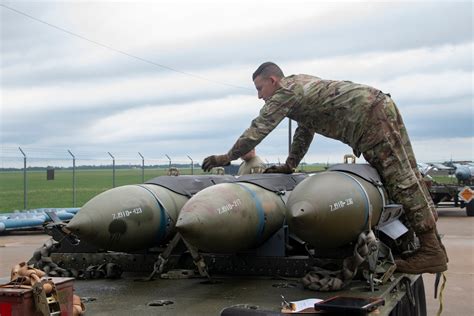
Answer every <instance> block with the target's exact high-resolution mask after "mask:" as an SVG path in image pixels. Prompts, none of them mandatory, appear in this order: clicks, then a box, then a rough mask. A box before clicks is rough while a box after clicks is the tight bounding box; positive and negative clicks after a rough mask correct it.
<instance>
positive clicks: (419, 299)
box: [390, 276, 426, 316]
mask: <svg viewBox="0 0 474 316" xmlns="http://www.w3.org/2000/svg"><path fill="white" fill-rule="evenodd" d="M411 287H412V290H413V295H414V296H415V306H413V305H411V303H410V300H409V299H408V296H407V295H405V296H403V298H402V299H401V300H400V302H398V304H397V305H396V306H395V307H394V308H393V310H392V311H391V312H390V316H426V297H425V285H424V283H423V278H422V277H421V276H420V277H419V278H418V279H417V280H416V281H415V283H413V285H412V286H411Z"/></svg>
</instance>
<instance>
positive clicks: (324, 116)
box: [203, 62, 447, 273]
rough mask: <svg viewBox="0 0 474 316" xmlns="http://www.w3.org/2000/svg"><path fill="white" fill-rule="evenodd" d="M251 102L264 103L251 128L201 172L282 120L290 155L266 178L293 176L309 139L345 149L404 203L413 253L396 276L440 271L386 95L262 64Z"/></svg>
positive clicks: (427, 214) (441, 261)
mask: <svg viewBox="0 0 474 316" xmlns="http://www.w3.org/2000/svg"><path fill="white" fill-rule="evenodd" d="M253 80H254V83H255V87H256V89H257V91H258V97H259V98H260V99H264V101H265V105H264V106H263V108H262V109H261V110H260V114H259V116H258V117H257V118H255V119H254V120H253V121H252V123H251V125H250V127H249V128H248V129H247V130H245V132H244V133H243V134H242V135H241V136H240V137H239V138H238V140H237V141H236V143H235V144H234V146H233V147H232V148H231V149H230V150H229V152H228V153H227V154H225V155H215V156H209V157H207V158H205V159H204V162H203V169H204V170H206V171H208V170H210V168H212V167H215V166H218V165H226V164H228V163H230V161H232V160H235V159H237V158H239V157H240V156H242V155H243V154H244V153H247V152H248V151H249V150H251V149H252V148H254V147H255V146H256V145H257V144H259V143H260V142H261V141H262V140H263V139H264V138H265V137H266V136H267V135H268V134H269V133H270V132H271V131H272V130H273V129H275V128H276V127H277V126H278V124H279V123H280V122H281V121H282V120H283V119H284V118H285V117H289V118H291V119H293V120H295V121H296V122H297V123H298V127H297V129H296V132H295V135H294V136H293V143H292V145H291V152H290V154H289V156H288V158H287V160H286V163H285V164H284V165H282V166H272V167H270V168H268V169H266V170H265V172H283V173H292V172H293V171H294V169H295V168H296V167H297V166H298V164H299V162H300V161H301V160H302V158H303V157H304V155H305V154H306V152H307V151H308V148H309V146H310V144H311V142H312V140H313V137H314V134H315V133H317V134H321V135H324V136H326V137H330V138H333V139H338V140H340V141H342V142H343V143H346V144H348V145H349V146H351V147H352V148H353V150H354V153H355V154H356V155H357V156H360V154H361V153H362V154H363V155H364V158H365V159H366V160H367V161H368V162H369V163H370V164H371V165H372V166H373V167H374V168H375V169H377V171H378V172H379V174H380V176H381V177H382V180H383V182H384V185H385V187H386V189H387V191H388V193H389V195H390V197H391V198H392V199H393V200H394V201H395V202H397V203H400V204H402V205H403V207H404V209H405V212H406V214H407V218H408V221H409V223H410V225H411V226H412V228H413V229H414V231H415V232H416V234H417V236H418V237H419V239H420V244H421V247H420V249H419V251H418V252H417V253H416V254H415V255H413V256H412V257H410V258H408V259H407V260H397V266H398V270H399V271H401V272H407V273H424V272H429V273H435V272H442V271H445V270H447V256H446V253H445V249H444V247H443V246H442V244H441V240H440V239H439V237H438V235H437V232H436V222H435V218H434V216H433V213H435V212H436V210H435V209H434V204H433V202H432V201H431V197H430V196H429V194H428V190H427V189H426V187H425V184H424V182H423V181H421V179H422V177H421V174H420V173H419V171H418V168H417V166H416V160H415V156H414V153H413V150H412V147H411V144H410V140H409V137H408V134H407V131H406V128H405V125H404V124H403V121H402V118H401V116H400V113H399V112H398V109H397V107H396V105H395V103H394V102H393V101H392V99H391V98H390V96H389V95H387V94H384V93H383V92H382V91H380V90H377V89H375V88H372V87H369V86H366V85H362V84H357V83H353V82H350V81H333V80H324V79H320V78H318V77H314V76H309V75H292V76H288V77H284V75H283V72H282V71H281V69H280V68H279V67H278V66H277V65H276V64H274V63H271V62H267V63H264V64H262V65H261V66H260V67H259V68H258V69H257V70H256V71H255V73H254V74H253Z"/></svg>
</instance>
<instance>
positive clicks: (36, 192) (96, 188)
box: [0, 166, 324, 213]
mask: <svg viewBox="0 0 474 316" xmlns="http://www.w3.org/2000/svg"><path fill="white" fill-rule="evenodd" d="M323 169H324V168H323V167H321V166H305V167H304V171H305V172H312V171H319V170H323ZM167 171H168V170H167V169H145V181H146V180H148V179H152V178H154V177H158V176H161V175H165V174H167ZM179 171H180V173H181V174H191V169H180V170H179ZM194 174H202V170H201V169H200V168H195V169H194ZM26 179H27V180H26V182H27V204H26V208H27V209H34V208H42V207H45V208H48V207H73V187H72V170H55V177H54V180H49V181H48V180H46V170H42V171H27V178H26ZM136 183H142V170H141V169H116V170H115V186H116V187H118V186H122V185H127V184H136ZM111 188H112V169H90V170H82V169H81V170H76V207H81V206H82V205H84V204H85V203H86V202H87V201H89V200H90V199H91V198H93V197H94V196H96V195H97V194H99V193H101V192H104V191H106V190H109V189H111ZM23 196H24V189H23V171H4V172H0V213H4V212H11V211H14V210H23V209H24V207H23V204H24V202H23V200H24V197H23Z"/></svg>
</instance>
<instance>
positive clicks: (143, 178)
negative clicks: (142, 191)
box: [138, 152, 145, 183]
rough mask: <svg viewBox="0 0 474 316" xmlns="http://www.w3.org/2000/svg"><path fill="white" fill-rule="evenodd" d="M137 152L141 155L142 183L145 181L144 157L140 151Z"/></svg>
mask: <svg viewBox="0 0 474 316" xmlns="http://www.w3.org/2000/svg"><path fill="white" fill-rule="evenodd" d="M138 154H139V155H140V157H142V183H145V158H144V157H143V155H142V154H140V152H138Z"/></svg>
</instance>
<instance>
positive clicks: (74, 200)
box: [67, 149, 76, 207]
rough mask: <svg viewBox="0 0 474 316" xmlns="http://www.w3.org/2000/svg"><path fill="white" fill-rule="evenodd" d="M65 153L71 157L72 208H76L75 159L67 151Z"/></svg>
mask: <svg viewBox="0 0 474 316" xmlns="http://www.w3.org/2000/svg"><path fill="white" fill-rule="evenodd" d="M67 151H68V153H69V155H71V156H72V207H76V157H75V156H74V155H73V154H72V152H71V151H70V150H69V149H68V150H67Z"/></svg>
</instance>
